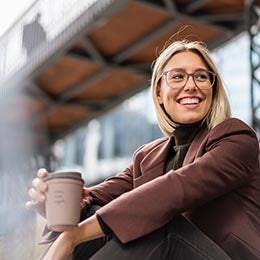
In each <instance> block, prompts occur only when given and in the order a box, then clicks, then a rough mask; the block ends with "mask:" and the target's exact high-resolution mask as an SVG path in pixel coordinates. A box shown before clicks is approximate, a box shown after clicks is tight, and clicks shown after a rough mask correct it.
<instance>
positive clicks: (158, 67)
mask: <svg viewBox="0 0 260 260" xmlns="http://www.w3.org/2000/svg"><path fill="white" fill-rule="evenodd" d="M185 51H191V52H194V53H196V54H198V55H199V56H200V57H201V58H202V59H203V61H204V62H205V64H206V65H207V66H208V69H209V70H211V71H212V72H214V73H215V74H216V81H215V83H214V86H213V99H212V104H211V107H210V110H209V112H208V114H207V115H206V117H205V121H206V124H207V127H208V129H212V128H213V127H215V126H216V125H218V124H219V123H221V122H223V121H224V120H226V119H227V118H230V117H231V109H230V104H229V101H228V98H227V94H226V91H225V89H224V85H223V82H222V80H221V78H220V76H219V74H218V71H217V68H216V66H215V64H214V62H213V60H212V59H211V57H210V54H209V51H208V49H207V47H206V46H205V44H203V43H202V42H199V41H192V42H189V41H186V40H182V41H175V42H173V43H171V44H170V45H168V47H166V48H165V49H164V50H163V51H162V52H161V54H160V55H159V57H158V58H157V59H156V60H155V62H154V63H153V73H152V78H151V89H152V96H153V102H154V105H155V110H156V115H157V119H158V124H159V127H160V128H161V130H162V132H163V133H164V134H165V135H166V136H172V135H173V134H174V130H175V128H176V123H174V122H173V121H172V119H171V118H170V117H169V116H168V115H167V113H166V112H165V110H164V108H163V107H162V106H161V105H160V104H159V101H158V97H157V95H158V86H159V84H160V80H161V77H162V73H163V69H164V67H165V66H166V64H167V63H168V61H169V60H170V59H171V57H172V56H174V55H175V54H177V53H179V52H185Z"/></svg>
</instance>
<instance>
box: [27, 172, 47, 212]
mask: <svg viewBox="0 0 260 260" xmlns="http://www.w3.org/2000/svg"><path fill="white" fill-rule="evenodd" d="M46 176H48V172H47V170H46V169H43V168H42V169H39V170H38V171H37V174H36V178H34V179H33V180H32V187H31V188H30V189H29V190H28V195H29V197H30V201H28V202H26V204H25V206H26V207H27V208H28V209H32V210H36V211H37V212H38V213H40V214H41V215H43V216H44V215H45V199H46V198H45V193H46V191H47V189H48V186H47V184H46V183H45V182H44V178H45V177H46Z"/></svg>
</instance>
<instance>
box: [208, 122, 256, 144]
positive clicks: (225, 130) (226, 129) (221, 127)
mask: <svg viewBox="0 0 260 260" xmlns="http://www.w3.org/2000/svg"><path fill="white" fill-rule="evenodd" d="M209 136H210V137H211V138H214V139H215V138H216V139H220V138H223V137H228V136H234V137H235V136H236V137H235V138H241V137H242V136H243V137H246V136H247V137H248V138H250V139H252V140H255V141H257V142H258V138H257V134H256V131H255V130H254V129H253V128H252V127H251V126H250V125H249V124H248V123H246V122H244V121H242V120H241V119H238V118H234V117H232V118H229V119H226V120H224V121H223V122H222V123H220V124H218V125H216V126H215V127H214V128H213V129H211V130H210V131H209Z"/></svg>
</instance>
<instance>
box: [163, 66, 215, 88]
mask: <svg viewBox="0 0 260 260" xmlns="http://www.w3.org/2000/svg"><path fill="white" fill-rule="evenodd" d="M174 70H175V71H180V72H184V73H185V74H186V75H187V79H186V82H185V83H184V84H183V86H181V87H172V86H171V85H170V84H169V83H168V79H167V74H168V73H169V72H171V71H174ZM199 71H205V72H207V73H208V74H209V79H210V83H211V84H210V86H209V87H208V88H202V89H210V88H212V87H213V85H214V84H215V82H216V77H217V74H216V73H214V72H213V71H211V70H207V69H198V70H196V71H195V72H193V73H188V72H187V71H185V70H184V69H170V70H167V71H165V72H163V73H162V75H161V77H160V78H162V77H163V76H165V77H166V83H167V85H168V86H169V87H170V88H172V89H181V88H183V87H185V86H186V84H187V82H188V80H189V77H190V76H191V77H192V80H193V82H194V84H195V85H196V87H197V88H199V89H201V87H199V86H198V85H197V83H196V80H195V79H194V74H195V73H197V72H199Z"/></svg>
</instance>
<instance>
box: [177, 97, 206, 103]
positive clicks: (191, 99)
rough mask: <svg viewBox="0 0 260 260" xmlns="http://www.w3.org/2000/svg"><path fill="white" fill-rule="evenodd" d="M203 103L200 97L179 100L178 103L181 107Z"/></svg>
mask: <svg viewBox="0 0 260 260" xmlns="http://www.w3.org/2000/svg"><path fill="white" fill-rule="evenodd" d="M200 102H201V99H200V98H198V97H190V98H187V97H185V98H181V99H180V100H178V103H180V104H181V105H193V104H199V103H200Z"/></svg>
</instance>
